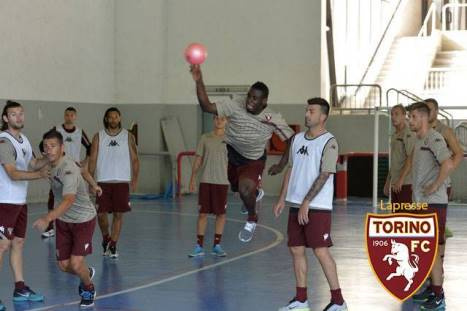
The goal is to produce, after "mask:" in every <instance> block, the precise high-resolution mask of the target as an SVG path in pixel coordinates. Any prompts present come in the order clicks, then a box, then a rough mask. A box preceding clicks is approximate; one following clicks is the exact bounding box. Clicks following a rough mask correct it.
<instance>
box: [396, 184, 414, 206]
mask: <svg viewBox="0 0 467 311" xmlns="http://www.w3.org/2000/svg"><path fill="white" fill-rule="evenodd" d="M391 203H399V204H400V203H412V185H403V186H402V188H401V191H399V193H396V192H394V191H391ZM399 211H401V210H399Z"/></svg>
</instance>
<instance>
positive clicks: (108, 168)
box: [96, 129, 131, 182]
mask: <svg viewBox="0 0 467 311" xmlns="http://www.w3.org/2000/svg"><path fill="white" fill-rule="evenodd" d="M96 177H97V181H98V182H108V181H119V182H129V181H130V180H131V163H130V147H129V145H128V131H127V130H126V129H122V130H121V131H120V133H118V134H117V135H115V136H110V135H109V134H107V132H106V131H105V130H101V131H100V132H99V152H98V155H97V166H96Z"/></svg>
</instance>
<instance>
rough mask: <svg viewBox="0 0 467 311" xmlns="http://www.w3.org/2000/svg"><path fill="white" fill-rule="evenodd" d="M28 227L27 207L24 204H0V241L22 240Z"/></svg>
mask: <svg viewBox="0 0 467 311" xmlns="http://www.w3.org/2000/svg"><path fill="white" fill-rule="evenodd" d="M27 225H28V206H27V205H26V204H24V205H19V204H8V203H0V229H1V230H0V240H13V238H14V237H18V238H22V239H24V238H25V237H26V228H27Z"/></svg>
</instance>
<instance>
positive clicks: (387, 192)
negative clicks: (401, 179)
mask: <svg viewBox="0 0 467 311" xmlns="http://www.w3.org/2000/svg"><path fill="white" fill-rule="evenodd" d="M383 194H384V195H385V196H387V197H388V196H389V183H388V182H387V183H385V184H384V188H383Z"/></svg>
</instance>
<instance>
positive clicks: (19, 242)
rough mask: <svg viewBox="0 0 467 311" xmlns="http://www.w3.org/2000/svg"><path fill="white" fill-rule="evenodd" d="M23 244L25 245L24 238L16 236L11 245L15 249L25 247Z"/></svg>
mask: <svg viewBox="0 0 467 311" xmlns="http://www.w3.org/2000/svg"><path fill="white" fill-rule="evenodd" d="M23 246H24V239H23V238H18V237H15V238H14V239H13V241H11V247H12V248H14V249H18V248H23Z"/></svg>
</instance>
